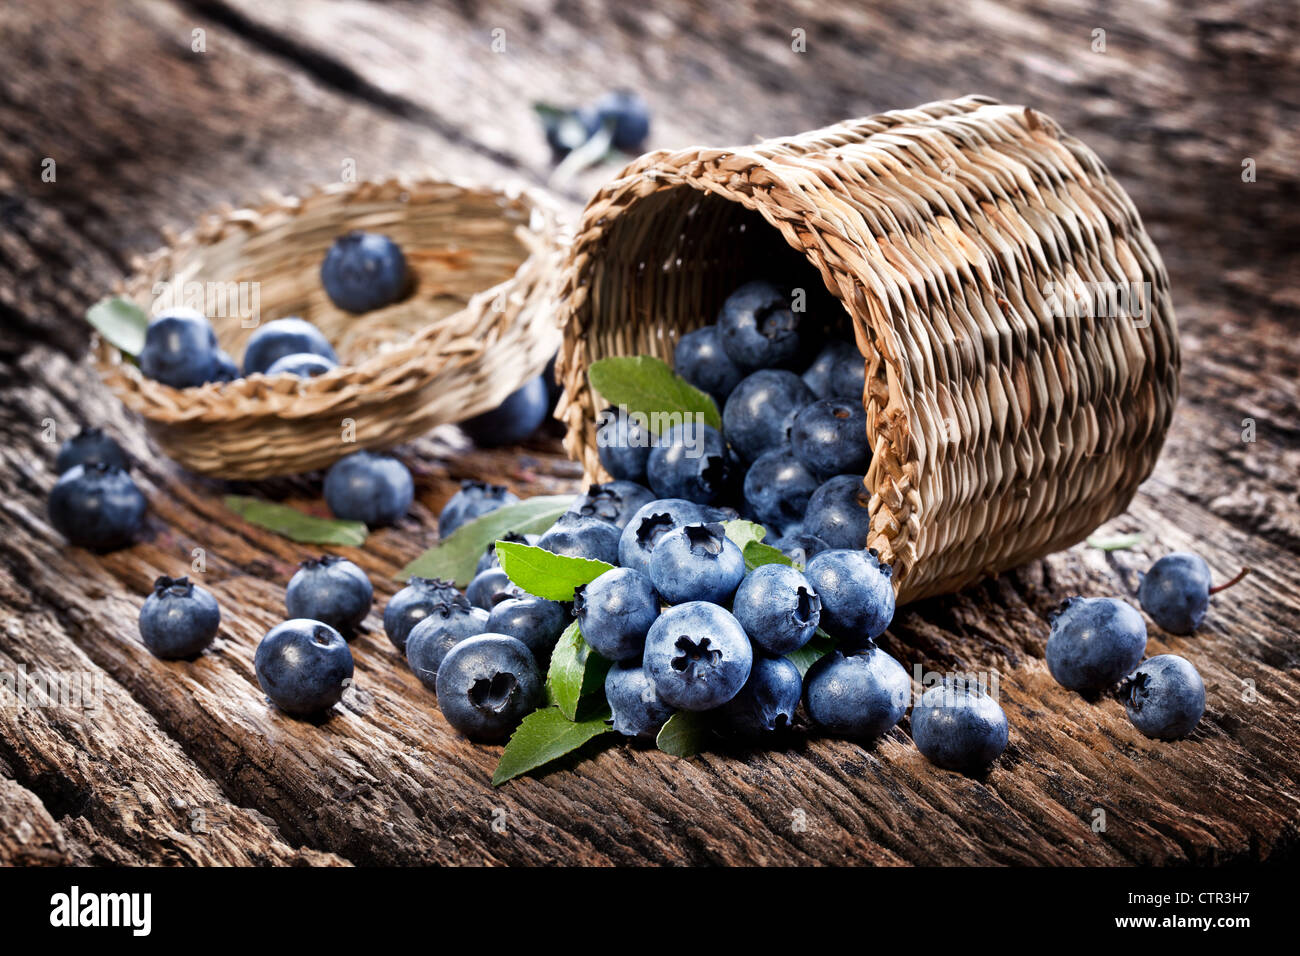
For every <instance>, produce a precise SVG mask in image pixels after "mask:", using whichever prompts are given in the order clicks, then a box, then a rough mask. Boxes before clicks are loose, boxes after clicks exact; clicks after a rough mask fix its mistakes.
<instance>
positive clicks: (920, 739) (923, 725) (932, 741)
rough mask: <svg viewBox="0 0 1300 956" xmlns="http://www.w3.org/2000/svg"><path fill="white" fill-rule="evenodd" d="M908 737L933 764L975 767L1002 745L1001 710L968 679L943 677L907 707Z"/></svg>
mask: <svg viewBox="0 0 1300 956" xmlns="http://www.w3.org/2000/svg"><path fill="white" fill-rule="evenodd" d="M912 740H913V741H914V742H915V743H916V749H917V750H919V751H921V753H922V754H924V755H925V758H926V759H927V760H929V761H930V763H932V764H934V765H935V766H937V767H943V768H944V769H945V770H959V771H964V772H971V771H975V770H980V769H982V768H984V767H987V766H988V765H989V764H991V763H992V762H993V761H995V760H997V759H998V757H999V756H1000V755H1001V753H1002V751H1004V750H1006V749H1007V715H1006V714H1005V713H1003V711H1002V707H1001V706H1000V705H999V704H998V702H997V701H995V700H994V699H993V698H992V697H990V696H989V695H988V694H986V693H984V691H983V690H982V689H980V688H979V687H978V686H975V685H974V684H973V683H971V682H970V681H969V680H961V679H954V678H946V679H945V680H944V682H943V683H941V684H936V685H934V686H933V687H929V688H927V689H926V690H925V692H924V693H923V694H922V695H921V699H920V700H919V701H918V702H917V704H916V706H914V707H913V708H912Z"/></svg>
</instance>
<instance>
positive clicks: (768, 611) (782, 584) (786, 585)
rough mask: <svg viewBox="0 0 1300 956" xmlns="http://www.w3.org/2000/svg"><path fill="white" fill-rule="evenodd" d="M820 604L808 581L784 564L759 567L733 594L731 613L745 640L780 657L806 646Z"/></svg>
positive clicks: (814, 630)
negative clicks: (737, 622) (738, 623)
mask: <svg viewBox="0 0 1300 956" xmlns="http://www.w3.org/2000/svg"><path fill="white" fill-rule="evenodd" d="M821 612H822V600H821V598H820V597H818V596H817V592H816V591H815V590H813V586H812V585H811V584H809V583H808V579H807V578H806V577H804V576H803V575H802V574H800V573H799V572H798V571H796V570H795V569H794V568H792V567H790V566H789V565H785V564H763V565H760V566H759V567H757V568H755V569H754V570H753V571H750V572H749V574H747V575H746V576H745V580H743V581H741V582H740V587H739V588H738V589H737V590H736V600H735V603H734V611H733V613H734V614H735V615H736V620H738V621H739V622H740V626H741V627H743V628H744V629H745V633H746V634H748V635H749V639H750V640H751V641H753V642H754V646H755V647H759V648H761V649H762V650H764V651H767V653H769V654H773V655H776V656H778V657H779V656H781V655H782V654H789V653H790V652H792V651H797V650H798V649H799V648H801V647H803V646H804V645H805V644H807V643H808V642H809V641H810V640H811V639H812V636H813V635H814V634H816V633H817V626H818V624H819V623H820V622H821V616H822V615H821Z"/></svg>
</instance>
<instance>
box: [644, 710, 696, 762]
mask: <svg viewBox="0 0 1300 956" xmlns="http://www.w3.org/2000/svg"><path fill="white" fill-rule="evenodd" d="M708 733H709V728H708V725H707V724H706V723H705V722H704V717H703V715H701V714H697V713H695V712H693V711H689V710H679V711H677V713H675V714H673V715H672V716H671V717H669V718H668V720H667V722H666V723H665V724H664V725H663V726H662V727H660V728H659V736H657V737H656V738H655V746H657V747H658V748H659V749H660V750H662V751H663V752H664V753H666V754H671V755H672V756H674V757H694V756H695V755H696V754H697V753H699V752H700V751H701V750H703V749H704V743H705V739H706V738H707V737H708Z"/></svg>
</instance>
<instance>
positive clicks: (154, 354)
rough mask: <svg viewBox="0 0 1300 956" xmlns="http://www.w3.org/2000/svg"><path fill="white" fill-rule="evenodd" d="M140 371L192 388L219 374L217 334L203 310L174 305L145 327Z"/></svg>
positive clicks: (157, 378)
mask: <svg viewBox="0 0 1300 956" xmlns="http://www.w3.org/2000/svg"><path fill="white" fill-rule="evenodd" d="M139 362H140V371H142V372H144V374H145V375H147V376H149V378H151V379H153V380H154V381H156V382H162V383H163V384H164V385H170V386H171V387H172V388H192V387H194V386H196V385H202V384H204V383H205V382H210V381H212V380H213V379H214V378H215V377H216V369H217V336H216V333H215V332H213V331H212V323H210V322H209V321H208V320H207V319H206V318H205V317H204V316H203V314H202V313H200V312H196V311H195V310H193V309H171V310H170V311H167V312H164V313H163V314H162V315H160V316H158V317H157V318H155V319H153V320H152V321H151V322H150V323H149V327H148V328H147V329H146V330H145V336H144V348H143V349H142V350H141V351H140V355H139Z"/></svg>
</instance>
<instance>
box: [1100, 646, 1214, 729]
mask: <svg viewBox="0 0 1300 956" xmlns="http://www.w3.org/2000/svg"><path fill="white" fill-rule="evenodd" d="M1120 699H1121V700H1123V701H1124V709H1125V710H1126V711H1127V712H1128V719H1129V720H1130V721H1131V722H1132V724H1133V726H1134V727H1136V728H1137V729H1138V730H1140V731H1142V733H1144V734H1146V735H1147V736H1148V737H1155V738H1157V739H1158V740H1177V739H1178V738H1180V737H1186V736H1187V735H1188V734H1190V733H1191V732H1192V731H1193V730H1195V729H1196V725H1197V724H1198V723H1200V722H1201V715H1202V714H1204V713H1205V682H1204V681H1202V680H1201V675H1200V674H1199V673H1198V672H1197V670H1196V668H1195V667H1193V666H1192V664H1191V662H1190V661H1188V660H1187V659H1186V658H1185V657H1179V656H1178V655H1177V654H1157V655H1156V656H1155V657H1152V658H1150V659H1149V660H1145V661H1143V662H1142V663H1141V665H1139V666H1138V668H1137V670H1135V671H1134V672H1133V673H1132V674H1130V675H1129V676H1128V677H1127V678H1126V679H1125V681H1124V683H1123V684H1122V685H1120Z"/></svg>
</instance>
